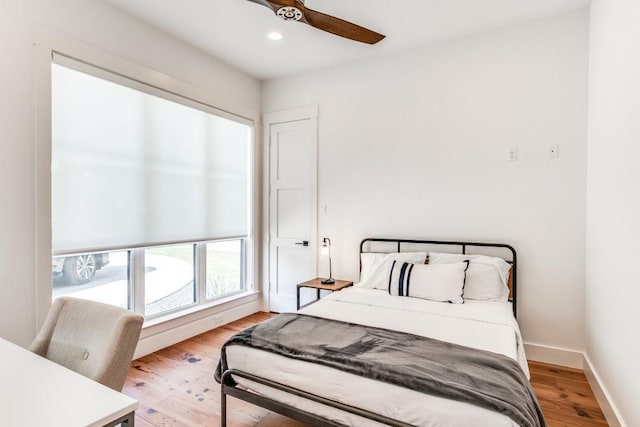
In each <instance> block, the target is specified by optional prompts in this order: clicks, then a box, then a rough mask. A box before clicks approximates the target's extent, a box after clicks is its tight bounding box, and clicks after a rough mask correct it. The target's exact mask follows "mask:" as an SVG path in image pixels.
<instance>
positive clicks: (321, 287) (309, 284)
mask: <svg viewBox="0 0 640 427" xmlns="http://www.w3.org/2000/svg"><path fill="white" fill-rule="evenodd" d="M349 286H353V282H352V281H350V280H336V281H335V283H332V284H330V285H325V284H324V283H322V279H320V278H315V279H311V280H307V281H306V282H303V283H298V286H297V289H296V307H297V310H300V309H301V308H302V307H300V288H311V289H316V290H317V291H318V292H317V297H316V299H315V301H312V302H310V303H309V304H305V305H304V307H306V306H308V305H310V304H313V303H314V302H316V301H318V300H319V299H320V291H331V292H335V291H339V290H340V289H344V288H348V287H349Z"/></svg>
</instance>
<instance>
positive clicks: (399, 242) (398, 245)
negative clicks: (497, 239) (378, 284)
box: [360, 237, 518, 317]
mask: <svg viewBox="0 0 640 427" xmlns="http://www.w3.org/2000/svg"><path fill="white" fill-rule="evenodd" d="M373 243H388V244H395V250H396V252H403V251H402V248H403V245H405V246H406V245H432V246H436V245H441V246H448V247H449V248H447V249H448V250H447V252H450V248H451V247H454V248H457V249H458V250H459V252H458V253H460V254H466V253H467V247H480V248H496V249H506V250H507V251H509V252H510V253H511V259H505V261H507V262H508V263H509V264H511V270H512V272H511V278H512V280H511V298H509V301H511V306H512V307H513V317H516V314H517V306H518V304H517V301H518V300H517V295H518V294H517V283H518V282H517V276H518V275H517V272H518V270H517V268H518V257H517V255H516V250H515V249H514V248H513V247H512V246H510V245H507V244H504V243H484V242H455V241H444V240H415V239H390V238H376V237H370V238H366V239H364V240H363V241H362V242H360V253H363V252H375V251H365V250H364V249H365V246H367V245H371V244H373ZM414 249H415V248H414ZM414 249H412V250H414ZM385 252H392V251H385ZM405 252H406V251H405ZM360 267H362V265H361V266H360Z"/></svg>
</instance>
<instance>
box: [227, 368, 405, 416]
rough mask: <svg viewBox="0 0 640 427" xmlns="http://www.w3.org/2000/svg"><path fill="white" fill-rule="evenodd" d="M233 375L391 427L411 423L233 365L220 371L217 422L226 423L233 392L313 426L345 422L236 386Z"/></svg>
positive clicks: (251, 401)
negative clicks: (272, 379) (231, 367)
mask: <svg viewBox="0 0 640 427" xmlns="http://www.w3.org/2000/svg"><path fill="white" fill-rule="evenodd" d="M232 375H233V376H235V377H239V378H245V379H247V380H249V381H253V382H256V383H258V384H262V385H265V386H267V387H271V388H273V389H275V390H279V391H283V392H285V393H289V394H292V395H294V396H298V397H301V398H304V399H307V400H310V401H312V402H316V403H320V404H322V405H325V406H329V407H332V408H335V409H338V410H341V411H345V412H349V413H351V414H354V415H358V416H360V417H363V418H367V419H369V420H373V421H377V422H379V423H382V424H386V425H389V426H392V427H412V424H407V423H405V422H402V421H398V420H394V419H392V418H389V417H386V416H384V415H380V414H376V413H374V412H371V411H368V410H366V409H362V408H357V407H355V406H351V405H346V404H344V403H340V402H336V401H334V400H331V399H327V398H325V397H322V396H317V395H315V394H312V393H309V392H306V391H303V390H300V389H297V388H293V387H289V386H287V385H284V384H281V383H277V382H275V381H271V380H268V379H266V378H262V377H258V376H256V375H253V374H250V373H248V372H243V371H239V370H236V369H228V370H226V371H225V372H223V374H222V378H221V387H220V388H221V396H220V420H221V421H220V422H221V424H220V425H221V426H222V427H226V426H227V396H233V397H235V398H238V399H240V400H244V401H246V402H249V403H251V404H254V405H257V406H260V407H262V408H265V409H268V410H269V411H273V412H276V413H278V414H281V415H284V416H285V417H289V418H292V419H294V420H297V421H300V422H302V423H305V424H308V425H309V426H312V427H344V424H341V423H338V422H336V421H332V420H329V419H326V418H324V417H321V416H319V415H316V414H312V413H310V412H307V411H303V410H302V409H299V408H296V407H294V406H291V405H289V404H286V403H282V402H278V401H276V400H273V399H270V398H268V397H265V396H262V395H259V394H256V393H252V392H250V391H247V390H243V389H241V388H238V387H237V386H235V385H232V384H233V382H234V381H233V380H232V378H231V376H232Z"/></svg>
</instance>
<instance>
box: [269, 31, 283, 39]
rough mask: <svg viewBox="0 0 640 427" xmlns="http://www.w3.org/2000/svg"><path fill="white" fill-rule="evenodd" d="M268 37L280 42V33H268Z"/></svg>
mask: <svg viewBox="0 0 640 427" xmlns="http://www.w3.org/2000/svg"><path fill="white" fill-rule="evenodd" d="M268 37H269V38H270V39H271V40H282V33H279V32H277V31H273V32H271V33H269V36H268Z"/></svg>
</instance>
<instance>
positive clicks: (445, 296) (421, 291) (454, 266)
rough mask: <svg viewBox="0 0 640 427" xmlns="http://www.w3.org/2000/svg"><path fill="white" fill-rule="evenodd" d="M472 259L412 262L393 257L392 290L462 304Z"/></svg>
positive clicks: (391, 291) (396, 292)
mask: <svg viewBox="0 0 640 427" xmlns="http://www.w3.org/2000/svg"><path fill="white" fill-rule="evenodd" d="M468 267H469V261H462V262H456V263H451V264H433V265H431V264H410V263H407V262H402V261H393V264H392V265H391V269H390V271H389V288H388V290H389V294H391V295H395V296H401V297H414V298H422V299H428V300H431V301H440V302H449V303H452V304H462V303H464V299H463V298H462V294H463V292H464V281H465V277H466V271H467V268H468Z"/></svg>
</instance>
